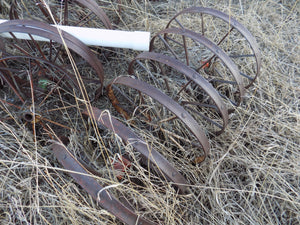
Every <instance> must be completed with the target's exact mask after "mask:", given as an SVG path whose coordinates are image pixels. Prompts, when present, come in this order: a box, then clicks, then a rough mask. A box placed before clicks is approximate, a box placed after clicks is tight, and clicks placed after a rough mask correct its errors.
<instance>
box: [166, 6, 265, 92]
mask: <svg viewBox="0 0 300 225" xmlns="http://www.w3.org/2000/svg"><path fill="white" fill-rule="evenodd" d="M174 27H176V28H180V29H187V30H191V31H194V32H196V33H199V34H201V35H203V36H204V37H206V38H207V39H209V40H210V41H212V42H213V43H215V44H216V45H217V46H219V47H220V48H221V49H222V50H223V51H224V52H225V53H226V54H227V55H228V56H229V57H230V58H231V59H232V61H233V62H234V63H235V64H236V65H237V66H238V69H239V71H240V75H241V77H242V78H243V85H244V86H245V88H249V87H250V86H251V85H252V84H253V82H254V81H255V79H256V77H257V76H258V74H259V72H260V66H261V56H260V51H259V48H258V44H257V42H256V40H255V38H254V37H253V36H252V35H251V33H250V32H249V31H248V30H247V28H245V27H244V26H243V25H242V24H241V23H239V22H238V21H237V20H236V19H235V18H233V17H232V16H229V15H227V14H225V13H223V12H220V11H218V10H215V9H210V8H204V7H191V8H188V9H185V10H182V11H180V12H178V13H177V14H176V15H175V16H174V17H173V18H172V19H171V20H170V22H169V23H168V24H167V26H166V28H174ZM164 40H166V41H168V43H170V42H173V38H172V37H171V36H170V35H168V34H165V35H164ZM189 51H192V49H189ZM190 57H191V58H193V56H192V54H191V55H190Z"/></svg>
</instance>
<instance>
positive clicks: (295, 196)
mask: <svg viewBox="0 0 300 225" xmlns="http://www.w3.org/2000/svg"><path fill="white" fill-rule="evenodd" d="M121 2H122V4H123V6H122V11H121V12H118V6H117V5H116V4H110V2H109V1H107V2H105V1H103V2H100V3H101V4H103V6H104V8H105V9H106V10H107V13H108V15H109V16H111V18H116V16H115V14H117V15H118V17H119V19H120V21H121V23H119V28H120V29H129V30H149V31H151V32H153V33H155V32H157V31H158V30H160V29H162V28H163V27H164V26H165V24H166V23H167V21H168V20H169V19H170V17H171V16H172V15H174V13H175V11H179V10H181V9H184V8H186V7H188V6H191V5H193V4H194V1H168V2H164V1H155V2H152V1H151V2H148V1H137V0H133V1H121ZM1 3H2V8H1V13H2V15H1V17H2V18H7V15H8V14H7V13H8V12H7V10H6V9H7V7H8V6H9V5H10V2H9V1H2V2H1ZM196 3H197V4H196V5H199V6H206V7H213V8H216V9H219V10H221V11H224V12H225V13H228V14H232V15H233V16H234V17H235V18H237V19H238V20H239V21H240V22H241V23H242V24H244V25H245V26H246V27H247V28H248V29H249V30H250V31H251V32H252V34H253V35H254V36H255V37H256V39H257V41H258V43H259V45H260V49H261V51H262V59H263V63H262V69H261V74H260V76H259V78H258V80H257V81H256V82H255V84H254V86H253V87H252V88H250V90H249V91H248V92H247V96H246V99H245V101H244V103H243V104H242V106H241V107H239V108H237V109H236V112H235V113H234V114H232V115H231V118H230V123H229V126H228V127H227V129H226V131H225V133H223V134H222V135H220V136H218V137H216V138H214V139H211V153H210V156H209V158H207V160H206V161H205V162H204V163H202V164H201V165H193V164H191V163H190V160H188V159H185V158H178V157H176V156H174V151H172V149H173V147H174V143H172V142H171V141H170V142H168V143H163V142H161V141H160V140H158V139H157V138H156V137H155V136H153V135H152V134H151V133H149V132H147V131H145V130H141V131H139V130H138V128H136V130H137V132H139V134H140V135H141V136H142V137H143V138H145V139H146V140H147V143H148V144H149V145H153V146H155V147H156V148H157V149H159V150H160V152H161V153H162V154H163V155H164V156H165V157H166V158H167V159H168V160H169V161H171V162H172V163H173V165H175V167H176V168H177V169H178V170H179V171H180V172H181V173H183V174H184V175H185V177H186V178H187V179H188V180H189V182H190V183H191V186H192V189H193V191H194V195H188V196H179V195H177V194H176V192H175V191H174V189H173V188H172V187H171V186H170V185H169V184H167V182H165V181H163V180H161V179H160V178H158V177H157V176H155V175H153V174H150V173H148V171H147V169H145V168H143V167H141V166H139V163H138V159H139V155H138V154H136V153H134V152H133V151H132V149H130V147H129V146H124V145H122V144H121V142H120V141H118V139H116V137H115V136H114V135H113V134H112V133H110V132H104V131H103V133H102V134H103V135H102V139H103V140H105V144H106V149H107V150H108V151H111V155H112V157H113V156H115V154H116V153H120V152H124V151H126V152H128V153H129V154H130V155H131V156H132V157H133V158H134V159H136V162H135V163H133V165H134V166H133V168H131V169H130V170H129V171H128V173H127V174H126V176H125V180H124V181H122V182H121V183H120V182H119V181H118V180H117V179H116V176H115V174H114V172H113V171H112V170H110V168H107V167H105V166H104V165H105V161H104V160H103V159H102V156H101V154H100V153H99V152H100V149H101V148H103V146H101V144H99V143H97V141H95V140H94V139H93V131H92V130H90V131H86V133H87V136H86V137H85V138H83V137H82V136H76V134H74V135H73V136H71V138H70V140H71V144H70V145H71V146H70V147H71V148H72V149H73V150H74V152H75V153H76V154H77V155H80V156H83V157H88V159H89V160H90V163H91V165H92V166H93V167H94V168H96V169H97V171H98V172H99V173H101V174H102V178H98V179H99V182H102V183H103V182H104V183H106V184H108V185H110V186H109V188H110V190H111V192H112V193H113V194H116V195H117V196H119V197H121V196H124V197H126V198H127V199H128V202H129V203H130V204H131V205H132V206H133V208H134V209H135V210H136V211H137V212H138V213H139V214H140V215H143V216H145V217H147V218H149V219H155V220H159V221H163V222H162V223H163V224H201V223H204V224H298V223H300V215H299V211H300V196H299V193H300V164H299V162H300V154H299V145H300V143H299V140H300V135H299V133H300V129H299V99H300V96H299V95H300V94H299V93H300V92H299V84H300V79H299V72H300V71H299V70H300V68H299V63H298V62H299V61H300V58H299V57H300V51H299V44H298V43H299V13H300V12H299V9H300V4H299V1H266V2H265V1H229V3H228V2H227V1H224V2H223V1H222V2H218V4H216V3H214V1H210V0H203V1H197V2H196ZM116 51H117V55H116V56H114V57H113V58H111V59H109V60H107V61H105V62H104V65H105V70H106V74H107V77H108V78H113V77H115V76H117V75H123V74H126V69H127V66H128V65H127V63H128V62H127V61H126V57H128V58H129V59H132V58H133V57H134V56H135V55H136V52H132V51H130V50H116ZM104 106H105V107H104ZM98 107H100V108H108V109H109V110H111V112H112V114H114V113H115V112H114V110H113V109H112V108H111V107H110V105H109V102H108V100H103V101H102V102H101V103H99V105H98ZM114 115H117V114H114ZM187 132H188V131H187ZM0 134H1V135H0V136H1V139H0V149H1V151H0V153H1V157H0V158H1V159H0V162H1V166H0V177H1V185H0V220H1V223H3V224H4V223H5V224H119V222H118V221H117V220H116V219H115V218H114V216H112V215H111V214H109V213H107V212H106V211H104V210H102V209H101V208H100V207H98V206H97V205H96V203H95V202H94V201H93V200H92V199H91V197H90V196H88V195H87V194H86V192H85V191H83V190H82V189H81V188H80V187H79V186H77V185H76V184H75V182H74V181H73V180H72V179H71V178H70V176H68V175H67V173H65V172H64V170H63V169H62V167H61V166H60V165H59V164H58V163H57V161H56V160H55V158H54V157H53V155H52V153H51V151H50V149H49V148H48V147H47V146H42V145H41V144H40V143H39V142H38V143H34V137H33V136H32V134H31V133H30V132H29V131H28V130H27V129H26V128H25V127H23V126H22V125H20V126H19V127H16V126H10V125H8V124H5V123H3V122H0ZM93 140H94V141H93ZM91 141H92V144H90V143H91ZM134 178H139V179H141V180H143V182H144V186H143V187H140V186H137V185H136V184H134V183H132V182H129V179H134ZM162 184H164V187H162Z"/></svg>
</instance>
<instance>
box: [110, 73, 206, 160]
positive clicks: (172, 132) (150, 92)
mask: <svg viewBox="0 0 300 225" xmlns="http://www.w3.org/2000/svg"><path fill="white" fill-rule="evenodd" d="M106 88H107V91H108V96H109V98H110V100H111V102H112V104H113V105H114V107H115V108H116V110H117V111H118V112H119V113H121V114H123V115H124V117H125V118H126V119H128V120H129V122H130V123H131V125H132V126H137V127H138V128H139V129H143V128H144V129H148V130H149V131H150V132H151V133H152V134H153V135H156V136H157V137H158V138H160V140H161V141H162V142H164V143H166V144H170V146H169V147H170V148H171V149H174V151H175V152H174V155H177V157H176V158H177V159H178V160H182V159H183V158H185V159H189V160H191V161H192V160H195V158H197V157H199V155H200V157H202V158H203V160H204V158H205V157H206V156H207V154H208V151H209V142H208V139H207V137H206V134H205V132H204V131H203V130H202V128H201V127H200V126H199V125H198V123H197V122H196V120H195V119H194V118H193V117H192V116H191V115H190V114H189V113H188V112H187V111H186V110H185V109H184V108H183V107H182V106H180V105H179V104H178V103H176V102H175V101H174V100H173V99H172V98H170V97H168V96H167V95H166V94H164V93H163V92H161V91H160V90H158V89H156V88H155V87H153V86H150V85H149V84H147V83H145V82H142V81H140V80H138V79H134V78H132V77H128V76H120V77H117V78H115V79H114V80H112V81H111V82H110V83H109V84H108V85H107V87H106Z"/></svg>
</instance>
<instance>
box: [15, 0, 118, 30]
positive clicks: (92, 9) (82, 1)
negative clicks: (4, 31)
mask: <svg viewBox="0 0 300 225" xmlns="http://www.w3.org/2000/svg"><path fill="white" fill-rule="evenodd" d="M34 2H35V5H36V8H38V9H39V10H40V14H41V15H40V17H39V18H40V19H42V20H43V21H44V22H47V23H50V24H53V23H54V22H55V23H58V24H62V25H70V26H83V25H85V24H86V23H90V22H91V21H93V20H95V16H96V17H98V18H99V19H100V21H101V22H102V23H103V25H104V27H105V28H106V29H113V27H112V25H111V22H110V20H109V18H108V17H107V15H106V13H105V12H104V10H103V9H102V8H101V7H100V6H99V5H98V4H97V2H95V1H94V0H73V1H72V2H69V1H66V0H63V1H61V2H60V3H59V2H58V3H57V4H56V5H53V6H51V5H48V7H49V9H50V11H51V12H49V10H48V8H47V7H46V6H45V3H44V1H43V0H34ZM21 4H25V2H22V3H21ZM74 5H76V6H77V7H78V6H81V7H82V8H83V9H88V10H89V12H88V13H86V14H84V13H83V11H81V13H80V14H78V15H77V18H72V21H70V18H69V17H70V14H72V13H76V11H75V10H76V9H75V8H74V7H73V6H74ZM20 7H22V6H20ZM23 7H25V6H24V5H23ZM17 8H18V5H17V1H13V3H12V5H11V8H10V13H9V14H10V19H11V20H15V19H20V16H19V13H21V12H18V9H17ZM58 9H59V10H61V12H62V20H61V17H60V16H58V15H56V14H53V12H56V11H57V10H58ZM35 16H37V15H35ZM42 17H43V18H42ZM53 19H54V20H55V21H53ZM74 20H75V21H74Z"/></svg>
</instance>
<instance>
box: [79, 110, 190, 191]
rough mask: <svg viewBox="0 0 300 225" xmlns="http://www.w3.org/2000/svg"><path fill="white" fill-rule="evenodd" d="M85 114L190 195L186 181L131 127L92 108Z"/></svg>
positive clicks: (167, 179) (106, 113)
mask: <svg viewBox="0 0 300 225" xmlns="http://www.w3.org/2000/svg"><path fill="white" fill-rule="evenodd" d="M83 114H85V115H87V116H89V117H90V118H91V119H93V120H95V122H96V123H97V124H98V125H99V126H104V127H105V128H106V129H109V130H111V131H112V132H113V133H114V134H116V135H117V136H118V137H120V138H121V139H122V140H123V142H124V143H125V144H126V145H131V146H132V147H133V148H134V149H135V150H136V151H137V152H139V153H140V154H141V156H142V160H143V161H145V162H147V164H148V161H150V163H151V164H152V167H156V168H157V170H158V171H159V173H160V174H159V175H161V177H163V178H164V180H165V181H170V182H172V183H173V185H174V186H175V187H177V189H178V190H179V192H180V193H182V194H187V193H189V192H190V191H189V188H188V187H187V186H188V182H187V181H186V179H185V178H184V177H183V176H182V175H181V174H180V173H179V172H178V171H177V170H176V169H175V168H174V167H173V166H172V165H171V164H170V163H169V162H168V161H167V160H166V159H165V158H164V157H163V156H162V155H161V154H160V153H159V152H158V151H156V150H155V148H153V147H151V146H149V145H148V144H147V143H146V142H145V141H144V140H143V139H142V138H141V137H139V136H138V135H137V134H135V133H134V132H133V131H132V130H131V129H130V128H129V127H127V126H126V125H124V124H123V123H121V122H120V121H118V120H117V119H115V118H114V117H112V116H111V115H110V114H109V113H108V112H105V111H102V110H100V109H98V108H95V107H91V108H90V110H86V111H84V112H83Z"/></svg>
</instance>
